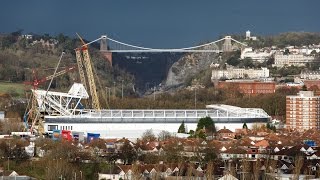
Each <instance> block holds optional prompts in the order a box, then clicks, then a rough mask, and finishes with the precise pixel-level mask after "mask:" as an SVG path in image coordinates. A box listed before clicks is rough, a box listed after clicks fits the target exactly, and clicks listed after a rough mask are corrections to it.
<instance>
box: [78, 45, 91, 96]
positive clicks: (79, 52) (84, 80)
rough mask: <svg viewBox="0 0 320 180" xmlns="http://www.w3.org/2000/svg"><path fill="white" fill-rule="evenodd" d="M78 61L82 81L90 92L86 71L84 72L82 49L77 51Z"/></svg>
mask: <svg viewBox="0 0 320 180" xmlns="http://www.w3.org/2000/svg"><path fill="white" fill-rule="evenodd" d="M76 59H77V64H78V70H79V75H80V81H81V83H82V84H83V86H84V88H85V89H86V90H87V91H88V88H87V82H86V77H85V75H84V71H83V58H82V55H81V49H80V48H77V49H76Z"/></svg>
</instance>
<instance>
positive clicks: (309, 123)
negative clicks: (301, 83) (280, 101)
mask: <svg viewBox="0 0 320 180" xmlns="http://www.w3.org/2000/svg"><path fill="white" fill-rule="evenodd" d="M319 116H320V96H315V95H314V93H313V91H300V92H299V93H298V94H297V95H296V96H287V97H286V127H287V128H288V129H294V130H298V131H303V130H308V129H319V127H320V126H319V120H320V118H319Z"/></svg>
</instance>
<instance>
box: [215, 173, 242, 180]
mask: <svg viewBox="0 0 320 180" xmlns="http://www.w3.org/2000/svg"><path fill="white" fill-rule="evenodd" d="M218 180H238V179H237V178H236V177H234V176H232V175H231V174H226V175H224V176H222V177H221V178H219V179H218Z"/></svg>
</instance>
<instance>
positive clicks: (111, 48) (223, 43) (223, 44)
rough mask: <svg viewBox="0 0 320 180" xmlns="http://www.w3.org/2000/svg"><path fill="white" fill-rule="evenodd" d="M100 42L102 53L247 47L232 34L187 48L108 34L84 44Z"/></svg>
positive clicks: (215, 49)
mask: <svg viewBox="0 0 320 180" xmlns="http://www.w3.org/2000/svg"><path fill="white" fill-rule="evenodd" d="M97 41H101V42H100V51H101V52H102V53H104V52H105V53H143V52H198V53H204V52H209V53H220V52H230V51H234V50H238V49H241V48H243V47H246V46H247V45H246V44H245V43H242V42H240V41H237V40H235V39H233V38H232V37H231V36H225V37H224V38H221V39H219V40H216V41H212V42H209V43H205V44H201V45H196V46H192V47H185V48H172V49H168V48H163V49H159V48H148V47H142V46H137V45H132V44H128V43H125V42H121V41H118V40H115V39H112V38H110V37H108V36H101V37H100V38H98V39H96V40H94V41H91V42H89V43H87V44H85V45H83V46H86V45H89V44H91V43H94V42H97Z"/></svg>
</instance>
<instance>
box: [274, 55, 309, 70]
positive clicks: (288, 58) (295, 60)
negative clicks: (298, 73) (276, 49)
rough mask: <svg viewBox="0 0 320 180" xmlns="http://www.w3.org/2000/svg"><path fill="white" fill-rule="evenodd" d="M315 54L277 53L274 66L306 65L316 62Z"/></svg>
mask: <svg viewBox="0 0 320 180" xmlns="http://www.w3.org/2000/svg"><path fill="white" fill-rule="evenodd" d="M314 60H315V57H314V56H306V55H303V54H288V55H284V54H276V55H275V56H274V64H273V65H272V66H274V67H283V66H285V65H288V66H291V65H294V66H305V65H306V63H310V62H314Z"/></svg>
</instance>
